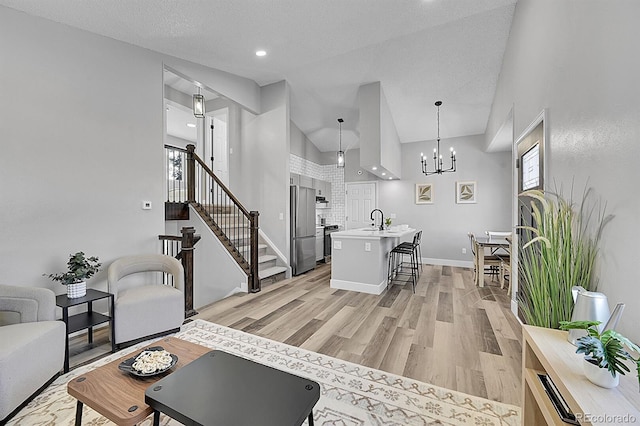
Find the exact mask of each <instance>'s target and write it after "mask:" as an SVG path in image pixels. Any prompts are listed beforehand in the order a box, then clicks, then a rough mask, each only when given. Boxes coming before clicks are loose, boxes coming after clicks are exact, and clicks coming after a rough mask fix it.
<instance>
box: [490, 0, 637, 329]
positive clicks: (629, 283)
mask: <svg viewBox="0 0 640 426" xmlns="http://www.w3.org/2000/svg"><path fill="white" fill-rule="evenodd" d="M638 16H640V2H638V1H634V0H619V1H616V2H604V1H593V0H591V1H586V0H580V1H578V0H572V1H568V0H567V1H561V2H559V1H554V0H535V1H533V0H520V1H519V2H518V4H517V6H516V11H515V15H514V20H513V24H512V29H511V34H510V37H509V42H508V45H507V50H506V52H505V56H504V62H503V66H502V70H501V72H500V79H499V81H498V87H497V91H496V96H495V99H494V103H493V107H492V110H491V115H490V120H489V123H488V125H487V134H486V137H487V139H488V140H491V139H492V138H493V137H494V135H495V133H496V132H497V131H498V129H499V127H500V125H501V124H502V121H503V120H504V118H505V117H506V116H507V115H508V112H509V110H510V109H511V107H512V106H513V108H514V132H515V134H516V135H519V134H521V132H522V131H523V130H524V129H525V128H526V127H527V125H528V124H529V123H530V122H531V121H532V120H533V119H534V118H535V117H536V116H537V115H538V113H539V112H540V111H541V110H542V109H543V108H548V121H547V123H546V125H547V129H548V132H549V133H548V135H549V141H548V145H547V147H548V151H547V154H548V166H549V167H548V176H549V180H548V181H547V182H548V183H549V184H550V185H553V183H554V182H557V183H558V185H560V184H562V185H564V187H565V189H566V188H569V187H570V185H571V182H572V181H575V186H576V188H577V195H579V194H580V193H581V190H582V188H583V187H584V186H585V185H586V184H587V183H588V185H589V186H591V187H593V189H594V191H595V193H596V195H598V196H600V197H602V198H603V199H604V200H605V201H606V202H607V205H608V211H609V212H610V213H612V214H614V215H615V218H614V220H613V221H612V222H611V223H610V224H609V226H608V227H607V228H606V231H605V233H604V238H603V241H602V245H601V249H600V259H599V261H598V269H599V275H600V286H599V290H600V291H603V292H605V293H606V294H607V295H608V297H609V304H610V305H611V306H612V307H613V305H614V304H615V303H616V302H625V303H626V304H627V307H626V309H625V312H624V315H623V316H622V320H621V322H620V325H619V330H620V331H621V332H622V333H624V334H626V335H628V336H629V337H630V338H632V339H633V340H635V341H639V340H640V330H639V329H638V328H637V327H636V324H638V323H639V322H640V286H639V285H638V279H637V265H638V263H639V262H640V255H638V253H639V251H638V246H637V244H638V241H640V227H639V226H638V218H640V199H639V198H638V197H637V193H638V190H637V182H638V180H639V178H640V169H639V168H638V164H639V162H638V161H639V160H638V159H639V158H640V102H639V101H638V99H640V84H638V76H639V75H640V55H638V54H637V51H638V40H640V26H638V23H637V20H638V19H637V18H638ZM551 187H552V188H553V186H551Z"/></svg>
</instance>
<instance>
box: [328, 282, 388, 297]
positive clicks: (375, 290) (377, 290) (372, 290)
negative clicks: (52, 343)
mask: <svg viewBox="0 0 640 426" xmlns="http://www.w3.org/2000/svg"><path fill="white" fill-rule="evenodd" d="M329 286H330V287H331V288H337V289H340V290H350V291H359V292H360V293H368V294H382V292H384V290H385V289H386V288H387V280H384V281H382V282H381V283H380V284H378V285H376V284H365V283H359V282H355V281H345V280H334V279H331V281H330V285H329Z"/></svg>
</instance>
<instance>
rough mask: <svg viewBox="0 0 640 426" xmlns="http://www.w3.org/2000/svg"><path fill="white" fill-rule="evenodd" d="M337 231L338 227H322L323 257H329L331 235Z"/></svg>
mask: <svg viewBox="0 0 640 426" xmlns="http://www.w3.org/2000/svg"><path fill="white" fill-rule="evenodd" d="M337 231H338V225H326V226H325V227H324V255H325V256H331V233H332V232H337Z"/></svg>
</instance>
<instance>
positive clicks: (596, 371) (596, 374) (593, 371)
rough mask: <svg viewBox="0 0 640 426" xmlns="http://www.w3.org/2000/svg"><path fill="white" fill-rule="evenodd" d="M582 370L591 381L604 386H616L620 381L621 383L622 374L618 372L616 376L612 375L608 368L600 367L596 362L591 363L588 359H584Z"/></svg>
mask: <svg viewBox="0 0 640 426" xmlns="http://www.w3.org/2000/svg"><path fill="white" fill-rule="evenodd" d="M582 370H583V371H584V375H585V376H587V379H589V381H590V382H591V383H593V384H595V385H598V386H600V387H602V388H607V389H611V388H615V387H616V386H618V383H620V376H619V375H618V374H617V373H616V375H615V376H612V375H611V373H610V372H609V370H607V369H606V368H600V367H598V366H597V365H595V364H591V363H590V362H589V361H587V360H586V359H585V360H584V361H583V364H582Z"/></svg>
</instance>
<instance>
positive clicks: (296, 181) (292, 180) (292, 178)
mask: <svg viewBox="0 0 640 426" xmlns="http://www.w3.org/2000/svg"><path fill="white" fill-rule="evenodd" d="M289 185H300V175H299V174H297V173H289Z"/></svg>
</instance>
